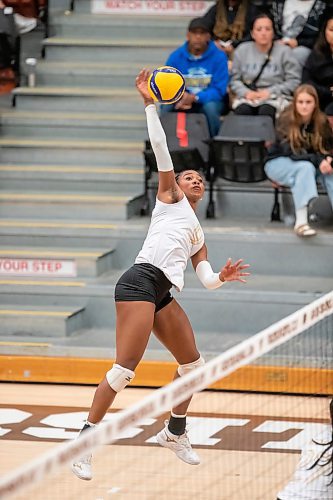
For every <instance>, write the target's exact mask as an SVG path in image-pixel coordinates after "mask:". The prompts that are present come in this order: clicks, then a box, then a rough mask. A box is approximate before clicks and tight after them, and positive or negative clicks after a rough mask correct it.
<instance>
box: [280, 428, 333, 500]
mask: <svg viewBox="0 0 333 500" xmlns="http://www.w3.org/2000/svg"><path fill="white" fill-rule="evenodd" d="M331 440H332V427H331V426H330V425H328V426H327V429H325V431H323V432H322V433H321V434H320V435H319V436H316V437H315V438H314V441H316V442H317V443H323V445H324V444H325V443H329V442H331ZM314 441H313V440H311V441H310V442H309V444H308V446H306V448H305V449H304V450H303V451H302V455H301V458H300V461H299V463H298V465H297V469H296V471H295V472H294V475H293V477H292V479H291V480H290V482H289V483H288V484H287V485H286V486H285V487H284V488H283V490H282V491H280V493H279V494H278V498H279V499H280V500H333V483H332V482H331V481H332V479H333V478H332V463H329V464H326V462H327V461H328V459H329V457H330V455H331V454H332V448H330V450H329V451H328V452H326V453H325V455H324V456H323V458H322V459H321V460H320V462H319V464H318V465H316V466H315V467H313V469H310V467H311V466H312V465H313V464H314V463H315V462H316V460H318V458H319V457H320V455H321V453H323V451H324V449H325V446H322V445H318V444H316V443H315V442H314ZM324 464H326V465H324Z"/></svg>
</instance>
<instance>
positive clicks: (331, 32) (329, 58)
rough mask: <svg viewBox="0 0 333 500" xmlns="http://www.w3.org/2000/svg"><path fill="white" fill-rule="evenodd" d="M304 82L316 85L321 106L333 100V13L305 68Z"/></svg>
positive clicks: (327, 20) (322, 107) (323, 107)
mask: <svg viewBox="0 0 333 500" xmlns="http://www.w3.org/2000/svg"><path fill="white" fill-rule="evenodd" d="M302 82H303V83H309V84H311V85H313V86H314V87H315V89H316V90H317V93H318V97H319V103H320V108H321V109H322V110H323V111H325V112H326V108H327V107H328V105H329V104H330V103H332V102H333V14H332V15H331V16H330V17H328V18H327V19H326V21H325V23H324V26H323V27H322V29H321V31H320V35H319V38H318V40H317V42H316V44H315V47H314V49H313V51H312V52H311V54H310V56H309V58H308V60H307V61H306V63H305V66H304V68H303V75H302Z"/></svg>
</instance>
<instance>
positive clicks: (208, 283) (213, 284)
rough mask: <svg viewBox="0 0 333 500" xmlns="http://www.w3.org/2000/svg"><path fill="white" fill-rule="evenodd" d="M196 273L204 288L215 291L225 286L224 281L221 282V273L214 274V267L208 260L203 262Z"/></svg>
mask: <svg viewBox="0 0 333 500" xmlns="http://www.w3.org/2000/svg"><path fill="white" fill-rule="evenodd" d="M195 272H196V273H197V275H198V278H199V280H200V281H201V283H202V284H203V286H204V287H206V288H209V289H211V290H214V288H219V287H220V286H222V285H223V283H224V281H221V280H220V275H219V273H214V271H213V269H212V266H211V265H210V263H209V262H208V260H201V261H200V262H199V264H198V265H197V267H196V270H195Z"/></svg>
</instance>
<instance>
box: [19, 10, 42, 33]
mask: <svg viewBox="0 0 333 500" xmlns="http://www.w3.org/2000/svg"><path fill="white" fill-rule="evenodd" d="M14 20H15V25H16V28H17V31H18V32H19V34H20V35H24V34H25V33H29V31H32V30H34V29H35V28H36V26H37V19H35V18H34V17H24V16H21V14H16V13H15V14H14Z"/></svg>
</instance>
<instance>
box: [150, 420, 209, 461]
mask: <svg viewBox="0 0 333 500" xmlns="http://www.w3.org/2000/svg"><path fill="white" fill-rule="evenodd" d="M168 423H169V422H168V421H167V420H166V421H165V422H164V424H165V427H164V429H162V430H161V431H160V432H159V433H158V434H157V435H156V441H157V442H158V444H159V445H161V446H163V447H164V448H169V449H170V450H172V451H173V452H174V453H176V455H177V457H178V458H180V460H183V462H186V463H187V464H190V465H199V464H200V458H199V456H198V455H197V454H196V452H195V451H194V450H193V449H192V446H191V443H190V441H189V438H188V436H187V433H186V431H185V433H184V434H182V435H181V436H176V435H175V434H172V433H171V432H170V431H169V429H168Z"/></svg>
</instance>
